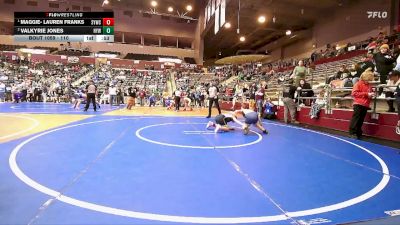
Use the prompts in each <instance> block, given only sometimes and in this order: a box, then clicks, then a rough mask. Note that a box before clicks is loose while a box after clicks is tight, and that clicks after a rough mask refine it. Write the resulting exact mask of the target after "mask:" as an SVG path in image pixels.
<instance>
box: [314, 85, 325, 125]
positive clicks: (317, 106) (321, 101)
mask: <svg viewBox="0 0 400 225" xmlns="http://www.w3.org/2000/svg"><path fill="white" fill-rule="evenodd" d="M325 93H326V92H325V90H321V91H320V92H319V94H318V96H317V99H315V102H314V104H312V105H311V109H310V117H311V119H316V118H318V114H319V112H320V111H321V109H322V108H323V107H324V106H325V105H326V95H325Z"/></svg>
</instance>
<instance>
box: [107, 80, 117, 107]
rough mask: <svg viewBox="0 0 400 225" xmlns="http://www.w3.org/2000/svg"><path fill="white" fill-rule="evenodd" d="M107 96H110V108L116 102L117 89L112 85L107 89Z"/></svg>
mask: <svg viewBox="0 0 400 225" xmlns="http://www.w3.org/2000/svg"><path fill="white" fill-rule="evenodd" d="M108 94H109V95H110V101H109V102H110V106H112V105H114V104H115V101H116V100H117V88H116V87H115V86H114V84H111V86H110V87H109V88H108Z"/></svg>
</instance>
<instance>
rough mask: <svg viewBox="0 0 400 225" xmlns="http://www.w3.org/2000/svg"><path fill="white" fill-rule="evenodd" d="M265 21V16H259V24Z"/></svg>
mask: <svg viewBox="0 0 400 225" xmlns="http://www.w3.org/2000/svg"><path fill="white" fill-rule="evenodd" d="M265 20H266V18H265V16H259V17H258V22H259V23H265Z"/></svg>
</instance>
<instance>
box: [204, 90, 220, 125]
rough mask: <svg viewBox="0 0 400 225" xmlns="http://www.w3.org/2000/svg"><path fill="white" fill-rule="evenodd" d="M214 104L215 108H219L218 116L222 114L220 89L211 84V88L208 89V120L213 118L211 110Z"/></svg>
mask: <svg viewBox="0 0 400 225" xmlns="http://www.w3.org/2000/svg"><path fill="white" fill-rule="evenodd" d="M214 102H215V106H217V109H218V114H221V109H220V108H219V103H218V88H217V87H216V86H215V84H214V83H210V88H209V89H208V116H207V117H206V118H210V117H211V109H212V106H213V103H214Z"/></svg>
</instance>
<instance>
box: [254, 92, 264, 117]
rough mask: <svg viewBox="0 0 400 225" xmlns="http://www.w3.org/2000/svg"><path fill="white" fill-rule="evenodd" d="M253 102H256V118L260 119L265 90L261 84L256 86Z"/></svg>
mask: <svg viewBox="0 0 400 225" xmlns="http://www.w3.org/2000/svg"><path fill="white" fill-rule="evenodd" d="M255 95H256V96H255V100H256V105H257V113H258V116H259V117H260V118H261V117H262V112H263V111H262V110H263V104H264V96H265V89H264V87H263V86H262V84H259V85H258V88H257V91H256V93H255Z"/></svg>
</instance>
